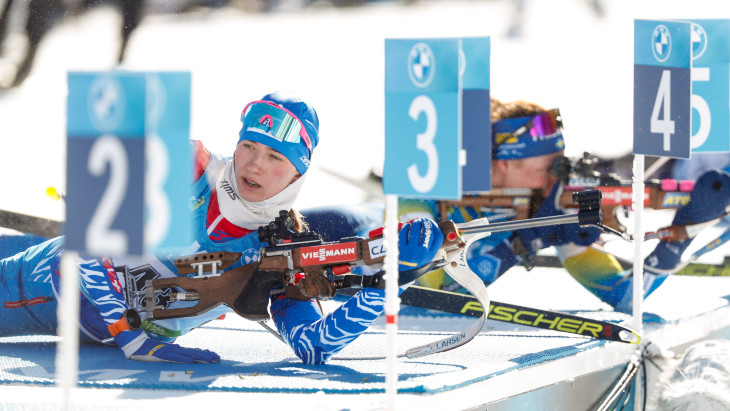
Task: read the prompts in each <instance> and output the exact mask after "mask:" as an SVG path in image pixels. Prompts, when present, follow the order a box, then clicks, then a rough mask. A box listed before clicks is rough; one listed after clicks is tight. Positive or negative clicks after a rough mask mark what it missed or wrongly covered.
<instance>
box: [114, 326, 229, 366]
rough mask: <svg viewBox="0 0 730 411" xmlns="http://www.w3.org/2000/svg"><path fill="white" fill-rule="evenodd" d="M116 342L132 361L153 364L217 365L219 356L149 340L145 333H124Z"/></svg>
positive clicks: (209, 352) (219, 359) (117, 337)
mask: <svg viewBox="0 0 730 411" xmlns="http://www.w3.org/2000/svg"><path fill="white" fill-rule="evenodd" d="M114 342H115V343H117V345H118V346H119V348H121V349H122V351H124V355H125V356H126V357H127V358H129V359H130V360H137V361H151V362H176V363H182V364H192V363H196V362H198V363H217V362H220V361H221V358H220V357H219V356H218V354H216V353H214V352H212V351H208V350H201V349H198V348H185V347H181V346H179V345H177V344H171V343H166V342H162V341H156V340H153V339H151V338H148V337H147V336H146V335H145V333H144V332H143V331H140V330H137V331H124V332H121V333H119V335H117V336H116V337H114Z"/></svg>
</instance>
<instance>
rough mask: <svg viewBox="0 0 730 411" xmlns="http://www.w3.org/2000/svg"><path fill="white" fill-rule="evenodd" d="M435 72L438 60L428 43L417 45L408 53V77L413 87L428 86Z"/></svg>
mask: <svg viewBox="0 0 730 411" xmlns="http://www.w3.org/2000/svg"><path fill="white" fill-rule="evenodd" d="M435 71H436V59H434V56H433V51H431V47H429V46H428V44H426V43H416V44H415V45H414V46H413V47H412V48H411V51H410V53H408V76H409V77H410V78H411V82H412V83H413V85H415V86H416V87H419V88H423V87H426V86H428V85H429V84H431V80H433V75H434V72H435Z"/></svg>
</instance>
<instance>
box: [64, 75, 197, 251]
mask: <svg viewBox="0 0 730 411" xmlns="http://www.w3.org/2000/svg"><path fill="white" fill-rule="evenodd" d="M68 86H69V93H68V122H67V134H68V145H67V153H68V159H67V168H66V179H67V187H66V190H67V195H66V202H67V203H66V223H65V226H64V232H65V235H66V248H67V249H69V250H74V251H79V252H83V253H87V254H91V255H111V256H120V255H141V254H142V253H143V252H145V251H147V252H153V253H155V252H167V251H171V250H172V249H174V248H175V247H183V246H185V245H187V240H188V237H189V230H190V222H189V221H188V220H189V218H188V217H187V214H188V210H187V200H188V199H189V196H190V193H189V181H190V176H191V175H192V172H191V171H190V167H191V166H190V164H191V161H190V154H189V152H190V143H189V141H188V138H189V137H188V135H189V122H190V121H189V118H190V113H189V110H190V109H189V106H190V104H189V95H190V75H189V74H188V73H160V74H154V75H153V74H148V73H130V72H104V73H69V76H68ZM186 87H187V88H186ZM180 93H181V94H182V95H177V94H180ZM186 96H187V97H186ZM186 99H187V100H186ZM170 117H173V118H170ZM173 220H174V221H175V224H172V221H173ZM171 239H172V240H171ZM178 241H179V242H180V243H179V244H178V243H177V242H178Z"/></svg>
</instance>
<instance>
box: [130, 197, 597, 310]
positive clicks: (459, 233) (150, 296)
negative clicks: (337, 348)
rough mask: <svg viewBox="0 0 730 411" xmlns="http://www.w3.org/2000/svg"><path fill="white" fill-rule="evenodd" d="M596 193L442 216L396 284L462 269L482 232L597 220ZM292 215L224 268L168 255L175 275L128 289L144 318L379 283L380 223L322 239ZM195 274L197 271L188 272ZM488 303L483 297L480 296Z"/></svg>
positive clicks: (223, 256) (263, 305)
mask: <svg viewBox="0 0 730 411" xmlns="http://www.w3.org/2000/svg"><path fill="white" fill-rule="evenodd" d="M600 195H601V194H600V192H598V191H586V192H581V193H577V194H576V196H575V201H576V202H577V203H578V204H579V209H580V211H579V212H578V213H577V214H571V215H562V216H552V217H542V218H533V219H529V220H522V221H508V222H500V223H494V224H489V223H488V222H487V221H486V219H479V220H473V221H470V222H469V223H465V224H455V223H454V222H453V221H449V220H446V221H442V222H440V223H439V224H438V226H439V228H440V229H441V231H442V232H443V234H444V242H443V245H442V247H441V250H440V251H439V253H438V254H437V256H436V257H435V258H434V260H433V261H431V262H430V263H428V264H426V265H425V266H423V267H420V268H416V269H413V270H408V271H401V272H400V273H399V282H400V284H401V285H402V284H406V283H409V282H411V281H413V280H415V279H416V278H418V277H420V276H421V275H423V274H425V273H427V272H430V271H433V270H436V269H438V268H441V267H444V268H445V269H447V271H449V272H450V273H451V272H455V271H457V272H463V271H464V270H469V271H470V269H469V267H468V264H467V263H466V257H465V255H466V250H467V249H468V246H469V245H470V244H471V242H473V241H476V240H477V239H479V238H482V237H484V236H486V235H488V234H489V233H493V232H501V231H512V230H518V229H523V228H530V227H537V226H544V225H553V224H572V223H578V224H580V225H592V224H593V225H600V221H601V219H602V216H601V207H600ZM293 223H294V221H293V220H292V219H291V218H290V217H289V216H288V213H287V212H286V211H281V212H280V215H279V217H277V218H276V219H275V220H274V221H273V222H271V223H269V224H268V225H266V226H262V227H259V230H258V235H259V239H260V240H261V242H263V243H265V244H268V245H267V246H265V247H263V248H262V249H261V252H260V256H259V260H258V261H257V262H254V263H249V264H246V265H243V266H240V267H237V268H233V269H230V270H227V271H222V272H221V271H219V269H220V270H225V269H227V268H229V267H230V266H231V265H232V264H233V263H234V262H235V261H237V260H238V259H239V258H240V255H241V254H240V253H226V252H217V253H207V254H205V253H204V254H196V255H192V256H183V257H180V258H178V259H177V260H176V261H175V266H176V267H177V270H178V274H180V275H188V276H180V277H173V278H162V279H155V280H148V281H147V282H146V284H145V290H144V291H142V292H134V293H132V294H136V295H140V294H141V295H143V296H144V303H145V304H144V305H145V306H144V307H134V306H132V304H133V303H134V299H133V298H132V299H131V300H132V301H129V303H130V308H133V309H138V310H144V311H145V313H146V316H147V319H149V320H155V319H167V318H180V317H188V316H193V315H197V314H201V313H204V312H207V311H209V310H211V309H213V308H215V307H217V306H219V305H221V304H226V305H227V306H228V307H229V308H231V309H232V310H233V311H234V312H235V313H236V314H238V315H240V316H241V317H244V318H246V319H249V320H253V321H263V320H267V319H268V318H269V313H268V310H267V307H268V302H269V296H270V293H271V290H272V289H276V288H283V289H284V293H285V295H286V296H287V297H289V298H293V299H298V300H309V299H311V298H320V299H328V298H331V297H334V295H335V293H336V290H337V289H340V288H348V287H381V288H382V286H383V281H382V271H380V269H381V268H382V265H383V261H384V259H385V249H384V241H383V235H382V229H378V230H374V231H373V232H371V233H370V238H367V239H366V238H362V237H348V238H343V239H341V240H339V241H335V242H328V243H326V242H324V241H322V238H321V236H320V235H319V234H316V233H313V232H301V233H297V232H293V231H292V230H291V227H292V226H293ZM362 266H366V267H368V268H369V269H370V270H373V271H374V272H379V273H378V274H375V275H372V276H361V275H354V274H351V272H352V268H354V267H362ZM195 273H197V275H196V274H195ZM175 287H177V288H178V289H177V290H176V291H172V292H170V293H169V294H167V295H168V297H169V298H170V299H171V301H173V302H174V301H197V303H196V304H195V305H192V306H189V307H181V308H172V309H164V308H163V307H162V306H157V305H155V301H156V298H157V295H158V294H160V293H162V292H163V290H165V289H167V288H173V289H174V288H175ZM486 304H488V301H486Z"/></svg>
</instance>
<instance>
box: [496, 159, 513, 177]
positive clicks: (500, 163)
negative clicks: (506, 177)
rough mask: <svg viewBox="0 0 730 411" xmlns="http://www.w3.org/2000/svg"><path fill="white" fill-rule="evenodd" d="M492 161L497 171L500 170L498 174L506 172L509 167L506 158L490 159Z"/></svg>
mask: <svg viewBox="0 0 730 411" xmlns="http://www.w3.org/2000/svg"><path fill="white" fill-rule="evenodd" d="M492 161H494V167H495V168H496V169H497V171H499V172H500V174H507V171H508V169H509V164H508V161H507V160H492Z"/></svg>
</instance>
